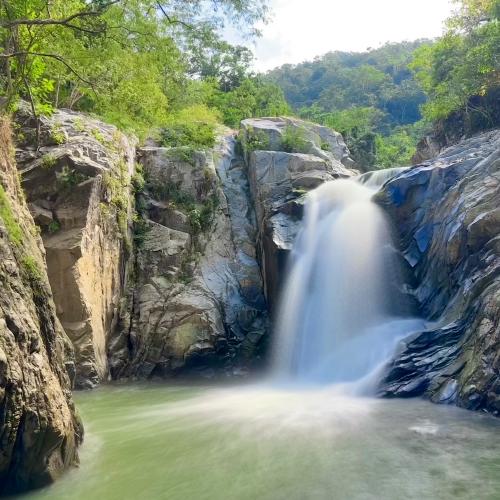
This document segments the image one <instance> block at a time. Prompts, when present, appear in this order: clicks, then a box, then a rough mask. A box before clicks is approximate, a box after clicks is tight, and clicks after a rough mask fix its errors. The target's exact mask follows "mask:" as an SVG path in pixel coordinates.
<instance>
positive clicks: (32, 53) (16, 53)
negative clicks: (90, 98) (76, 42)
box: [0, 51, 96, 93]
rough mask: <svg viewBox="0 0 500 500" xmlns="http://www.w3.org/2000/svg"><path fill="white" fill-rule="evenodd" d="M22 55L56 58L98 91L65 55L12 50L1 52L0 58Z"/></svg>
mask: <svg viewBox="0 0 500 500" xmlns="http://www.w3.org/2000/svg"><path fill="white" fill-rule="evenodd" d="M21 56H39V57H49V58H51V59H56V60H57V61H59V62H60V63H62V64H64V66H66V68H68V69H69V70H70V71H71V73H73V74H74V75H75V76H76V77H77V78H78V79H79V80H81V81H82V82H83V83H86V84H87V85H89V86H90V88H91V89H92V91H93V92H94V93H96V91H95V89H94V84H93V83H92V82H89V81H88V80H86V79H85V78H83V77H82V76H81V75H80V74H79V73H78V72H77V71H76V70H75V69H74V68H72V67H71V65H70V64H69V63H68V62H67V61H66V60H65V59H64V58H63V57H61V56H59V55H57V54H47V53H45V52H30V51H19V52H11V53H10V54H5V53H3V54H0V59H9V58H11V57H21Z"/></svg>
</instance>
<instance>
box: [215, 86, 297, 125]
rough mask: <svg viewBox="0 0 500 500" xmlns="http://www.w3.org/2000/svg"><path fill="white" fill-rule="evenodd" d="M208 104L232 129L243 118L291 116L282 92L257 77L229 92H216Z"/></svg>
mask: <svg viewBox="0 0 500 500" xmlns="http://www.w3.org/2000/svg"><path fill="white" fill-rule="evenodd" d="M209 103H210V105H211V106H213V107H215V108H217V109H218V110H219V111H220V112H221V114H222V119H223V122H224V124H226V125H227V126H229V127H233V128H238V127H239V125H240V122H241V121H242V120H244V119H245V118H254V117H263V116H269V117H272V116H281V115H289V114H291V110H290V107H289V105H288V104H287V102H286V100H285V97H284V95H283V92H282V90H281V89H280V88H279V87H278V86H277V85H275V84H272V83H270V82H266V81H264V80H263V79H262V78H259V77H252V78H247V79H245V80H243V81H242V83H241V85H240V86H239V87H236V88H235V89H233V90H231V91H230V92H216V93H215V94H213V95H212V97H211V99H210V101H209Z"/></svg>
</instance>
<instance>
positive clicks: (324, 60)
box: [267, 41, 426, 167]
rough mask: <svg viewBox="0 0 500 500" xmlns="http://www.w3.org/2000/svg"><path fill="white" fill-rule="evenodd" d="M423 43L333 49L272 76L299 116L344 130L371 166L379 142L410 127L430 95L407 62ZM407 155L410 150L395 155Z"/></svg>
mask: <svg viewBox="0 0 500 500" xmlns="http://www.w3.org/2000/svg"><path fill="white" fill-rule="evenodd" d="M420 45H422V42H421V41H417V42H411V43H409V42H404V43H393V44H387V45H385V46H383V47H381V48H380V49H376V50H369V51H367V52H364V53H346V52H331V53H329V54H326V55H324V56H323V57H320V58H316V59H315V60H314V61H312V62H305V63H302V64H298V65H296V66H292V65H284V66H282V67H281V68H277V69H275V70H273V71H271V72H270V73H269V74H268V76H267V78H268V79H269V80H270V81H272V82H274V83H276V84H277V85H279V86H280V87H281V89H282V90H283V92H284V95H285V96H286V98H287V100H288V102H290V104H291V105H292V107H293V108H294V109H295V110H296V111H297V112H298V114H299V116H301V117H302V118H305V119H307V120H311V121H314V122H317V123H320V124H322V125H326V126H328V127H330V128H332V129H334V130H337V131H338V132H340V133H341V134H342V135H343V136H344V138H345V140H346V142H347V145H348V146H349V149H350V150H351V155H352V156H353V158H354V159H355V161H356V163H358V165H360V166H361V167H371V166H373V165H374V164H375V162H376V161H377V153H376V150H377V144H378V145H379V146H381V147H382V145H383V144H385V142H384V141H386V140H387V138H388V137H390V136H391V134H392V133H397V130H398V129H399V128H400V127H402V126H403V127H411V126H413V124H414V123H416V122H417V121H419V120H420V118H421V114H420V110H419V107H420V105H422V104H423V103H424V102H425V99H426V96H425V93H424V92H423V90H422V88H421V86H420V84H419V82H418V81H417V80H416V79H415V78H414V77H413V74H412V72H411V71H410V70H409V68H408V63H409V62H410V61H411V60H412V57H413V53H414V51H415V49H417V48H418V47H419V46H420ZM410 136H411V137H412V141H413V142H414V144H416V138H413V136H412V135H411V134H410ZM406 159H407V155H406V154H405V156H404V157H402V158H397V159H395V161H396V162H397V163H401V162H406ZM384 161H385V160H384Z"/></svg>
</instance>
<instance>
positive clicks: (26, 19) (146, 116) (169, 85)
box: [0, 0, 266, 129]
mask: <svg viewBox="0 0 500 500" xmlns="http://www.w3.org/2000/svg"><path fill="white" fill-rule="evenodd" d="M265 15H266V5H265V2H264V0H257V1H255V0H212V1H211V2H210V3H209V4H207V2H204V1H203V0H190V1H186V0H169V1H159V0H158V1H157V0H24V1H23V2H19V1H17V0H2V2H1V3H0V19H1V21H0V42H1V44H2V52H1V53H0V63H1V64H2V66H3V70H4V71H3V72H2V75H5V76H3V77H2V78H1V80H0V85H1V88H2V95H3V100H2V107H3V108H4V109H9V108H11V107H12V105H13V104H14V103H15V101H16V99H17V98H18V97H22V98H25V99H28V100H29V101H30V102H31V105H32V110H33V114H34V115H35V116H37V115H38V114H39V113H48V112H50V111H51V109H52V108H53V107H54V106H58V105H66V106H69V107H75V108H76V109H84V110H88V111H92V112H95V113H97V114H101V115H103V116H106V117H110V118H111V119H113V120H114V121H115V122H117V123H118V124H123V123H125V122H127V123H128V124H129V125H132V124H136V125H137V127H138V128H139V129H141V128H143V127H145V126H147V125H148V124H149V125H150V126H151V125H152V126H155V125H157V124H158V123H159V121H161V120H162V119H163V118H164V115H165V113H166V112H167V105H168V102H169V100H175V99H176V97H177V95H178V94H180V93H181V92H182V88H183V84H184V83H185V82H186V79H187V78H188V77H189V71H188V69H189V60H188V58H187V55H186V50H185V48H186V46H188V45H189V44H190V43H191V44H192V42H191V41H192V40H197V39H201V40H207V39H210V38H212V39H216V36H215V33H216V32H217V30H220V28H221V27H222V26H223V25H224V22H225V21H226V19H228V18H229V19H231V22H233V23H235V24H236V25H238V26H240V27H241V29H242V30H245V29H246V28H245V27H247V28H248V29H247V31H248V32H249V33H254V32H255V28H254V26H255V22H256V21H258V20H262V19H263V18H264V16H265ZM225 50H226V52H230V49H228V48H227V47H225ZM231 50H232V55H233V59H238V57H240V55H241V57H240V58H243V57H244V54H243V52H241V51H239V52H238V50H237V49H231ZM236 77H237V75H236V76H235V75H233V74H231V73H230V72H229V73H226V74H225V75H223V76H222V77H221V79H223V78H226V79H234V78H236Z"/></svg>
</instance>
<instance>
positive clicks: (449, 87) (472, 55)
mask: <svg viewBox="0 0 500 500" xmlns="http://www.w3.org/2000/svg"><path fill="white" fill-rule="evenodd" d="M457 3H459V4H460V7H461V8H460V10H459V12H458V13H457V14H456V15H455V16H453V17H452V18H451V19H450V20H449V21H448V26H449V29H448V32H447V33H446V34H445V36H443V37H442V38H441V39H440V40H439V41H438V42H437V43H435V44H434V45H424V46H423V47H421V48H420V49H418V50H417V51H416V53H415V57H414V60H413V62H412V64H411V68H412V69H413V70H414V71H415V73H416V76H417V78H418V80H419V81H420V83H421V85H422V87H423V88H424V89H425V91H426V92H427V94H428V95H429V101H428V102H427V103H426V104H425V105H424V106H423V113H424V116H425V117H426V118H427V119H428V120H432V121H435V120H443V119H445V118H447V117H448V116H449V115H451V114H452V113H453V112H456V111H459V110H465V112H466V113H468V112H469V111H479V112H480V113H482V114H483V115H484V116H485V126H492V125H493V124H494V123H493V118H492V116H491V115H490V113H491V111H497V110H492V109H491V108H490V107H489V106H485V107H482V108H481V109H480V110H477V109H475V107H474V105H473V104H472V101H471V98H472V97H473V96H486V95H487V94H488V93H489V92H491V91H493V90H494V89H497V88H498V87H500V63H499V58H500V21H499V13H500V0H462V1H460V2H457ZM469 108H472V109H469Z"/></svg>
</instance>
